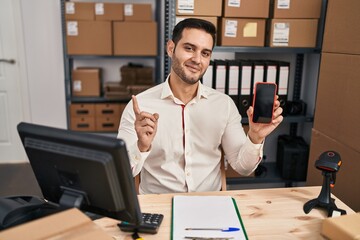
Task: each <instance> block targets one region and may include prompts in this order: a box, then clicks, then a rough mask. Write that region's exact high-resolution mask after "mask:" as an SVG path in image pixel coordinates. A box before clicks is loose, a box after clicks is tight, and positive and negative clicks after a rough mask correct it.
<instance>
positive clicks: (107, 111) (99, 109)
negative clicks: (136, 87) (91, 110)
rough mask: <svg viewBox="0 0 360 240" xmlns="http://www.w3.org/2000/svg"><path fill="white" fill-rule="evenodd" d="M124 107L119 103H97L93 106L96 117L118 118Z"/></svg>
mask: <svg viewBox="0 0 360 240" xmlns="http://www.w3.org/2000/svg"><path fill="white" fill-rule="evenodd" d="M124 108H125V105H124V104H119V103H99V104H95V115H96V117H109V116H110V117H118V118H120V116H121V113H122V111H123V110H124Z"/></svg>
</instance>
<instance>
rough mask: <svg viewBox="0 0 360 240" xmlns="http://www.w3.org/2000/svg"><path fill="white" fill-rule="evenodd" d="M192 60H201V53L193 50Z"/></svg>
mask: <svg viewBox="0 0 360 240" xmlns="http://www.w3.org/2000/svg"><path fill="white" fill-rule="evenodd" d="M192 61H193V62H196V63H200V61H201V53H200V52H197V51H195V52H194V53H193V56H192Z"/></svg>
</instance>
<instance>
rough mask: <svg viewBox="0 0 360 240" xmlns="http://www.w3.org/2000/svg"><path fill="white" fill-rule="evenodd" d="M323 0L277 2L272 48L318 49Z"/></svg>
mask: <svg viewBox="0 0 360 240" xmlns="http://www.w3.org/2000/svg"><path fill="white" fill-rule="evenodd" d="M321 7H322V0H291V1H281V0H275V2H274V5H273V7H272V12H273V19H271V23H270V25H271V29H270V35H269V39H268V42H269V43H268V45H269V46H270V47H316V40H317V29H318V21H319V18H320V15H321Z"/></svg>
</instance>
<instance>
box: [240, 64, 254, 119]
mask: <svg viewBox="0 0 360 240" xmlns="http://www.w3.org/2000/svg"><path fill="white" fill-rule="evenodd" d="M239 64H240V68H239V71H240V73H239V76H240V81H239V83H240V86H239V88H240V95H239V112H240V114H241V116H242V117H246V116H247V115H246V111H247V110H248V108H249V106H250V102H251V100H250V97H251V92H250V91H251V72H252V63H251V62H250V61H246V60H240V63H239Z"/></svg>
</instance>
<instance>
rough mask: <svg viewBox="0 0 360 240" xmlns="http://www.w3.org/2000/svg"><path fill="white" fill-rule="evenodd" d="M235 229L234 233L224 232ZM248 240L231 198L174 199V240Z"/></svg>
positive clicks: (181, 197)
mask: <svg viewBox="0 0 360 240" xmlns="http://www.w3.org/2000/svg"><path fill="white" fill-rule="evenodd" d="M229 229H232V230H233V229H235V231H222V230H229ZM192 238H203V239H207V238H229V239H234V240H248V236H247V234H246V230H245V227H244V224H243V222H242V219H241V216H240V212H239V209H238V207H237V204H236V201H235V199H233V198H232V197H230V196H182V195H179V196H174V197H173V199H172V223H171V239H172V240H185V239H192Z"/></svg>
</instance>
